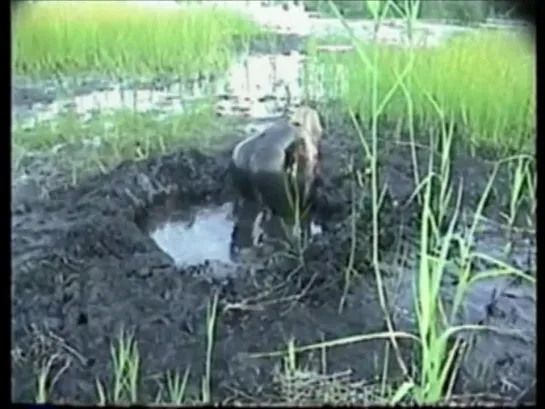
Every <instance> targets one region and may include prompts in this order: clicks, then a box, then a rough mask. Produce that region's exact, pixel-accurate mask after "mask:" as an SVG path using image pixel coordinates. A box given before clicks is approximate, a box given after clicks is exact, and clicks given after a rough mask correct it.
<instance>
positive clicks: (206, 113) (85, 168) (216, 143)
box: [12, 104, 236, 185]
mask: <svg viewBox="0 0 545 409" xmlns="http://www.w3.org/2000/svg"><path fill="white" fill-rule="evenodd" d="M235 125H236V123H235V122H234V121H232V120H230V119H229V118H215V115H214V112H213V109H212V107H211V106H210V105H208V104H203V105H201V106H198V107H196V108H195V109H194V110H193V111H190V112H189V113H186V114H183V115H173V116H169V117H166V118H162V117H158V116H157V115H156V114H155V113H153V112H147V113H146V112H144V113H139V114H135V113H134V112H133V111H132V110H118V111H114V112H112V113H99V114H97V115H94V116H93V117H92V118H91V119H90V120H88V121H85V122H84V121H82V120H81V118H80V117H79V116H78V115H77V114H75V113H65V114H62V115H59V116H58V117H57V118H56V120H55V121H54V122H53V123H51V122H47V121H46V122H41V123H38V124H37V126H35V127H33V128H30V129H24V128H17V129H15V130H14V131H13V132H12V141H13V142H12V147H13V153H14V156H13V157H14V161H15V169H14V170H15V172H17V169H18V166H17V163H18V162H19V161H20V160H22V159H24V158H25V157H29V156H44V157H51V156H52V157H56V158H58V159H61V158H63V159H62V160H56V162H57V165H59V166H61V167H63V168H64V173H66V175H69V176H67V180H68V181H69V184H71V185H77V183H78V182H79V181H80V180H82V178H84V177H86V176H88V175H91V174H93V173H96V172H102V173H106V172H108V171H109V170H111V169H112V168H113V167H114V166H116V165H117V164H119V163H121V162H123V161H124V160H144V159H147V158H149V157H150V156H152V155H162V154H166V153H169V152H172V151H173V150H176V149H181V148H186V149H187V148H195V147H199V148H200V149H204V150H206V149H210V150H212V151H213V150H215V149H221V148H222V147H224V148H225V146H226V144H228V143H230V140H229V139H228V138H227V139H226V135H228V134H229V133H230V132H232V131H233V130H234V129H235V128H234V126H235Z"/></svg>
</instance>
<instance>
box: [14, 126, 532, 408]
mask: <svg viewBox="0 0 545 409" xmlns="http://www.w3.org/2000/svg"><path fill="white" fill-rule="evenodd" d="M339 121H340V120H339ZM343 121H344V120H343ZM326 125H327V126H326V135H325V140H324V157H325V160H324V164H323V166H324V171H323V174H324V175H325V176H324V181H323V183H322V185H321V187H320V194H319V206H318V215H317V224H319V225H320V227H321V233H320V234H317V235H315V236H314V237H313V238H312V240H311V242H310V244H309V245H308V247H307V248H306V249H305V250H304V252H303V255H302V257H303V259H304V264H301V257H300V256H299V255H297V254H296V252H295V251H294V250H292V251H291V254H286V251H283V252H279V251H277V252H274V253H272V254H268V255H266V256H261V258H260V257H257V258H256V259H255V260H253V261H252V262H245V263H240V262H236V263H235V262H233V261H232V260H230V259H229V254H228V250H227V249H228V240H229V239H230V235H231V228H232V225H233V223H234V221H233V220H231V219H230V216H229V203H230V202H231V201H232V200H233V198H234V195H235V190H234V188H233V187H232V186H231V185H230V182H229V179H228V178H227V179H226V178H225V170H226V168H227V164H228V160H229V153H230V152H229V151H228V150H226V151H225V152H220V153H216V154H204V153H201V152H198V151H180V152H176V153H174V154H169V155H166V156H161V157H156V158H153V159H150V160H147V161H140V162H126V163H123V164H121V165H120V166H118V167H117V168H115V169H114V170H113V171H111V172H110V173H109V174H107V175H97V176H95V177H92V178H89V179H87V180H86V181H84V182H82V183H81V184H79V185H78V186H77V187H75V188H68V187H66V188H58V189H55V190H52V191H50V192H48V194H47V197H41V198H40V197H36V196H32V197H25V196H24V195H23V194H21V195H20V197H19V198H18V199H17V201H16V202H13V203H12V239H11V246H12V286H11V291H12V293H11V295H12V297H11V300H12V301H11V310H12V321H11V325H12V333H11V344H12V350H11V352H12V390H11V394H12V399H13V400H14V401H17V402H22V401H27V402H28V401H31V400H32V399H33V398H34V396H35V385H36V376H37V374H38V372H39V370H40V368H41V367H42V366H43V365H45V364H46V363H47V362H48V361H49V360H50V359H51V357H52V356H56V359H55V361H54V362H53V365H52V367H51V371H52V373H57V372H58V371H59V370H61V369H62V370H63V372H62V375H60V376H59V377H58V379H57V380H56V383H55V385H54V386H53V387H52V391H51V396H50V397H51V399H53V400H55V401H58V402H74V401H77V402H80V403H93V402H96V401H97V391H96V380H97V379H100V380H101V382H103V383H104V384H105V385H106V387H107V388H108V387H110V385H111V384H112V377H113V366H112V360H111V352H110V345H111V343H112V342H114V341H115V339H116V337H117V335H118V334H119V331H120V330H121V329H127V330H130V331H132V332H133V333H134V335H135V339H136V340H137V343H138V349H139V351H140V358H141V371H140V387H139V396H138V400H139V401H140V402H148V403H150V402H153V400H154V399H155V397H156V396H157V393H158V391H159V388H160V386H159V382H158V380H163V378H160V377H159V375H160V374H164V373H165V372H166V371H169V370H172V371H179V372H183V371H185V370H186V369H187V368H189V369H190V379H189V390H188V393H189V395H190V396H193V397H195V398H196V397H197V395H198V393H199V391H200V382H201V379H202V376H203V375H204V371H205V362H206V342H207V338H206V336H207V322H206V315H207V308H208V305H209V303H210V301H211V299H212V298H213V297H214V295H218V300H219V302H218V314H217V320H216V329H215V331H216V332H215V340H214V344H213V347H214V348H213V356H212V362H211V364H212V379H211V388H212V394H213V399H214V401H223V402H229V401H230V402H232V401H236V402H251V399H252V398H253V399H256V400H261V401H280V400H281V399H282V397H281V396H279V394H280V392H279V387H278V385H277V383H275V381H274V380H275V379H276V378H275V376H274V374H275V373H276V372H277V370H278V365H279V363H280V361H279V359H278V358H255V357H251V356H249V355H248V354H249V353H257V352H269V351H275V350H279V349H283V348H285V346H286V344H287V342H288V341H289V340H290V339H292V337H293V338H294V339H295V340H296V343H297V344H298V345H305V344H310V343H315V342H319V341H320V340H322V339H326V340H332V339H336V338H341V337H346V336H350V335H356V334H366V333H372V332H378V331H383V330H385V326H384V319H383V312H382V309H381V307H380V303H379V301H378V296H377V293H376V283H375V282H374V278H373V277H374V276H373V273H372V268H371V263H370V260H371V243H372V231H371V229H372V227H371V226H372V224H371V214H370V209H371V207H370V206H371V205H370V190H369V188H368V183H367V181H365V180H364V184H363V187H360V185H359V184H358V183H357V178H356V176H355V172H354V169H364V168H365V167H366V165H367V164H366V163H364V161H363V160H362V159H361V155H360V154H358V152H359V149H361V148H360V146H359V142H353V141H354V140H356V139H357V138H354V139H350V138H347V137H346V136H347V135H349V134H350V133H351V132H353V131H350V130H349V129H351V128H350V125H349V124H348V121H344V122H342V121H341V122H336V123H332V122H329V123H328V124H326ZM386 140H388V138H386ZM389 140H390V142H384V143H381V148H380V149H381V152H382V154H381V156H380V157H381V160H380V174H381V184H384V183H387V184H388V189H387V191H388V194H387V195H386V198H385V201H384V205H383V207H382V209H381V214H380V221H381V231H380V232H379V234H380V243H381V246H380V255H381V260H384V264H385V268H384V273H383V275H384V280H385V282H386V285H387V288H388V290H389V292H390V297H389V298H390V299H391V300H393V302H392V303H391V305H390V307H391V309H392V313H393V316H394V321H395V323H396V325H397V326H399V328H401V329H408V330H410V331H414V330H415V329H414V322H415V316H414V313H413V312H412V311H411V308H412V307H411V306H412V299H411V298H410V297H411V296H412V287H411V285H410V283H411V281H412V277H414V276H415V270H414V263H412V264H411V263H408V264H407V265H405V266H399V267H398V268H394V267H392V266H394V264H395V263H394V261H393V260H397V259H399V251H400V248H401V247H403V246H405V247H406V246H408V244H407V243H411V242H414V238H415V237H416V236H418V226H419V217H420V215H419V211H418V207H417V206H416V205H415V204H414V202H413V203H411V204H407V205H406V204H405V202H406V201H407V199H408V197H409V196H410V194H411V193H412V191H413V189H414V186H413V185H412V176H411V168H410V165H409V163H410V155H407V147H406V146H402V145H398V144H395V143H393V142H391V141H392V140H393V139H389ZM350 152H353V153H354V154H353V155H352V154H350ZM426 156H427V155H424V154H423V155H422V158H424V157H426ZM422 160H424V159H422ZM349 163H352V164H353V167H347V164H349ZM457 163H458V165H456V164H455V166H454V174H455V175H456V176H463V175H466V174H469V175H471V180H472V183H471V184H469V183H468V184H466V185H465V186H464V188H465V190H466V191H467V192H466V193H467V194H466V197H467V200H466V201H465V202H464V205H465V206H466V208H467V209H469V208H471V206H474V200H476V199H475V198H476V197H478V194H480V193H481V192H482V190H483V189H484V186H485V185H486V182H487V180H486V176H487V174H488V173H489V172H490V167H489V165H487V164H486V163H485V162H479V161H477V160H475V163H472V164H468V162H467V159H464V162H463V166H462V162H457ZM422 166H423V167H424V166H425V163H422ZM477 170H478V171H477ZM477 175H483V176H482V180H481V177H480V176H477ZM500 189H501V186H498V190H500ZM505 189H506V190H505V192H507V191H508V190H507V188H505ZM494 206H495V204H494V203H493V202H491V204H489V206H488V207H487V209H488V210H489V211H490V212H489V213H490V214H494V213H495V211H494ZM180 209H181V210H180ZM488 210H487V211H488ZM353 212H355V213H354V215H352V214H353ZM165 221H168V223H170V225H167V229H166V230H165V229H164V228H165ZM176 223H178V225H177V226H178V227H175V228H174V230H172V226H176ZM180 223H181V224H182V225H183V226H185V227H184V228H182V229H181V230H184V232H185V233H184V234H183V235H182V237H179V236H176V235H175V236H168V235H169V234H170V233H172V232H173V231H174V232H176V231H177V230H176V229H179V228H180ZM191 223H193V225H192V226H193V229H191V228H190V229H189V230H188V226H190V225H191ZM354 223H355V226H356V227H357V232H358V234H357V236H356V238H357V240H356V242H355V243H356V244H355V252H354V260H353V263H354V264H353V265H354V269H355V270H356V271H358V273H359V275H358V277H356V278H354V279H353V281H352V283H351V286H350V289H349V291H348V294H347V296H346V300H345V303H344V308H343V310H342V312H339V308H338V307H339V302H340V300H341V297H342V295H343V290H344V284H345V282H344V280H343V272H344V269H345V266H346V263H347V261H348V259H349V256H350V249H351V245H352V241H353V240H352V231H353V224H354ZM169 226H170V227H169ZM197 227H198V228H197ZM161 228H163V230H161ZM169 228H170V233H168V231H169ZM165 231H166V233H165ZM179 231H180V230H178V232H179ZM188 231H189V233H188ZM174 234H176V233H174ZM500 236H501V235H500V234H498V233H497V232H496V233H495V234H494V237H495V238H496V239H498V237H500ZM409 239H410V240H409ZM483 240H484V241H483V243H484V244H482V245H483V246H485V248H486V246H487V245H488V246H489V247H490V246H494V244H490V243H489V242H486V240H485V239H483ZM528 240H530V242H529V244H528V243H526V242H527V241H528ZM487 243H488V244H487ZM517 243H518V245H517V246H514V248H516V249H517V250H514V251H513V254H512V255H511V256H510V258H509V260H508V261H509V262H511V263H519V264H520V263H522V264H523V265H524V263H526V264H528V263H530V264H531V265H526V268H527V269H528V270H531V269H533V268H535V264H533V263H535V261H534V260H535V243H534V242H533V241H532V238H531V237H530V238H528V237H526V238H524V240H523V239H520V240H519V241H518V242H517ZM521 243H522V244H521ZM525 243H526V244H525ZM169 246H170V248H171V249H170V250H169ZM172 248H174V249H172ZM181 248H183V250H184V251H185V252H186V253H185V255H184V253H180V249H181ZM412 252H413V253H414V249H412ZM169 253H170V254H169ZM173 254H174V256H173ZM176 254H179V257H177V256H176ZM211 260H212V261H211ZM225 266H227V267H225ZM448 277H450V278H452V277H455V273H453V274H452V275H448ZM448 277H447V278H448ZM454 281H455V280H454V279H445V284H444V288H443V291H444V293H445V296H446V299H447V300H448V299H449V297H450V298H452V295H453V294H454V289H455V287H454V284H453V283H454ZM459 319H460V322H463V323H492V324H493V325H495V326H497V327H498V328H499V330H498V331H495V332H491V331H488V332H481V333H472V336H471V340H472V341H471V343H470V350H469V355H468V356H469V358H468V360H466V361H464V362H463V363H462V365H461V372H460V376H459V379H458V382H457V385H456V392H457V393H459V394H463V393H470V392H471V393H484V394H488V395H490V396H499V397H503V398H504V399H508V400H510V401H512V402H513V401H516V402H523V401H524V402H535V386H534V382H535V339H536V338H535V289H534V287H532V286H528V285H526V284H524V283H523V282H521V281H520V280H519V281H513V280H507V279H490V280H488V281H486V282H480V284H479V285H474V286H472V287H471V288H470V291H469V296H468V301H467V302H466V303H465V304H464V308H463V314H461V315H460V317H459ZM463 335H464V336H465V334H463ZM414 348H415V346H414V345H409V344H408V343H402V344H401V352H402V354H403V356H404V357H405V358H406V359H407V362H411V359H412V357H413V356H414ZM384 351H385V341H384V340H373V341H366V342H361V343H356V344H353V345H349V346H339V347H335V348H329V349H328V350H327V371H328V372H330V373H335V372H341V371H346V370H347V369H349V370H351V371H352V372H351V376H352V377H353V378H354V379H364V380H366V381H367V382H369V383H371V384H373V383H376V382H380V381H377V379H378V378H380V376H381V374H382V373H383V362H384V359H385V357H384ZM299 364H300V365H301V366H306V367H310V368H315V369H316V370H320V364H321V357H320V353H319V352H316V353H308V354H301V356H300V357H299ZM389 366H390V367H391V368H390V371H389V378H390V380H391V381H392V382H394V383H395V382H396V381H399V380H400V379H401V378H400V375H401V374H400V371H399V368H398V367H397V364H396V363H395V360H394V359H390V360H389ZM250 397H252V398H250Z"/></svg>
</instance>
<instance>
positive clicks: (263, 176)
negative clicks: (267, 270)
mask: <svg viewBox="0 0 545 409" xmlns="http://www.w3.org/2000/svg"><path fill="white" fill-rule="evenodd" d="M322 134H323V128H322V125H321V121H320V118H319V115H318V112H317V111H316V110H314V109H312V108H310V107H308V106H301V107H298V108H296V109H295V111H294V113H293V114H292V115H291V116H290V118H289V119H288V118H286V117H283V118H282V119H281V120H279V121H277V122H276V123H275V124H273V125H272V126H271V127H269V128H268V129H266V130H265V131H263V132H262V133H260V134H257V135H254V136H251V137H249V138H247V139H245V140H243V141H242V142H240V143H239V144H238V145H236V146H235V148H234V150H233V153H232V160H231V166H230V173H231V177H232V180H233V183H234V185H235V187H236V188H237V190H238V192H239V194H240V197H239V198H238V199H237V200H236V201H235V210H234V212H235V214H238V213H239V211H240V209H241V207H242V206H243V205H244V204H245V203H254V204H258V206H259V207H260V210H259V211H255V210H254V211H253V212H252V215H251V216H250V217H251V218H252V222H251V228H250V227H249V226H247V227H248V228H247V229H245V231H247V232H248V231H251V232H252V233H251V234H254V235H255V234H256V232H258V231H259V230H260V229H259V227H258V225H259V224H260V223H261V222H262V221H263V219H264V218H265V215H264V214H265V213H268V215H269V218H270V217H271V216H272V217H274V216H276V217H279V218H280V219H281V220H282V221H284V222H288V224H289V225H292V226H293V225H294V223H295V221H297V220H299V222H300V227H301V234H307V235H308V234H310V223H311V217H312V205H313V201H314V196H315V189H316V181H317V176H318V169H319V162H320V155H321V154H320V140H321V138H322ZM253 208H254V209H255V206H254V207H253ZM246 224H248V223H246ZM239 228H242V225H238V223H237V226H235V230H234V231H233V241H232V246H236V245H237V244H236V243H237V242H239V237H238V235H239V234H240V233H241V232H240V231H238V229H239ZM307 237H308V236H307ZM258 241H259V237H256V236H254V237H253V244H254V245H256V244H258ZM232 250H233V248H232Z"/></svg>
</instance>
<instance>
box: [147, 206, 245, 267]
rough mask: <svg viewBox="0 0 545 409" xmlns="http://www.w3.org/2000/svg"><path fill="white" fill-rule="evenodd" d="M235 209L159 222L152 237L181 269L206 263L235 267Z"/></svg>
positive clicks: (196, 212) (193, 213) (199, 211)
mask: <svg viewBox="0 0 545 409" xmlns="http://www.w3.org/2000/svg"><path fill="white" fill-rule="evenodd" d="M231 214H232V205H231V204H230V203H226V204H224V205H222V206H210V207H204V208H194V209H191V210H189V211H186V212H184V213H181V212H179V213H178V214H172V215H170V216H169V217H168V219H166V220H163V221H162V222H156V223H155V226H153V227H152V228H151V229H150V230H149V233H150V236H151V237H152V238H153V240H154V241H155V242H156V243H157V245H158V246H159V247H160V248H161V250H163V251H164V252H165V253H167V254H168V255H169V256H170V257H172V259H173V260H174V262H175V264H176V265H177V266H178V267H187V266H190V265H198V264H201V263H204V262H210V263H214V264H221V265H223V266H225V267H226V268H227V267H234V261H233V260H232V258H231V256H230V252H229V245H230V242H231V233H232V231H233V227H234V225H235V221H234V219H233V218H232V215H231Z"/></svg>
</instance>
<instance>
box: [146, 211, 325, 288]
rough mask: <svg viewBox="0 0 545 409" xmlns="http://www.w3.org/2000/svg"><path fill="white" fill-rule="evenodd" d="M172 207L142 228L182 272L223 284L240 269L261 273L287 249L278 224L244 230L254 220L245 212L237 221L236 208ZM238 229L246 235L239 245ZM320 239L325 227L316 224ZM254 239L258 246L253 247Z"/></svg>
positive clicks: (153, 214)
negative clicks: (197, 272) (196, 269)
mask: <svg viewBox="0 0 545 409" xmlns="http://www.w3.org/2000/svg"><path fill="white" fill-rule="evenodd" d="M167 207H168V206H167ZM167 207H165V206H162V205H161V206H157V207H156V208H154V209H152V210H151V212H150V214H149V215H148V217H147V218H146V220H145V221H144V222H142V223H140V225H141V228H142V229H143V230H144V231H145V232H146V233H147V234H149V236H150V237H151V238H152V239H153V240H154V241H155V243H156V244H157V246H158V247H159V248H160V249H161V250H162V251H163V252H164V253H166V254H168V255H169V256H170V257H171V258H172V260H173V261H174V264H175V265H176V266H177V267H179V268H187V267H190V266H205V267H206V270H207V272H209V273H210V274H211V275H212V276H214V277H215V278H224V277H226V276H231V275H234V274H236V273H237V271H239V270H240V267H245V268H247V267H251V266H254V267H258V266H259V265H261V263H262V262H263V261H264V260H265V259H266V257H267V256H270V255H272V254H273V253H274V252H275V251H278V250H281V249H283V248H284V247H285V246H287V245H288V244H287V242H286V241H285V240H284V241H280V240H281V239H282V236H280V234H281V233H280V230H278V229H280V228H282V227H280V226H281V225H280V224H279V221H278V220H264V221H263V222H262V224H261V225H260V226H259V227H258V228H257V230H252V229H251V228H249V229H246V230H244V228H245V226H248V225H249V224H251V221H252V220H253V219H252V216H253V215H254V214H253V213H251V211H250V210H248V208H243V209H242V213H241V214H238V215H234V214H233V203H231V202H227V203H223V204H221V205H220V204H212V205H207V206H194V207H190V208H183V209H176V210H172V209H167ZM235 228H238V229H239V231H240V232H241V233H239V234H238V235H237V236H236V237H237V239H235V238H234V230H235ZM283 231H285V230H283ZM295 231H296V229H293V234H295ZM321 233H322V227H321V226H320V225H318V224H316V223H312V225H311V235H312V236H316V235H318V234H321ZM254 237H256V240H257V241H258V243H257V244H255V245H252V241H253V240H254ZM233 240H236V242H233ZM265 243H266V244H265ZM233 247H235V248H236V251H233Z"/></svg>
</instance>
